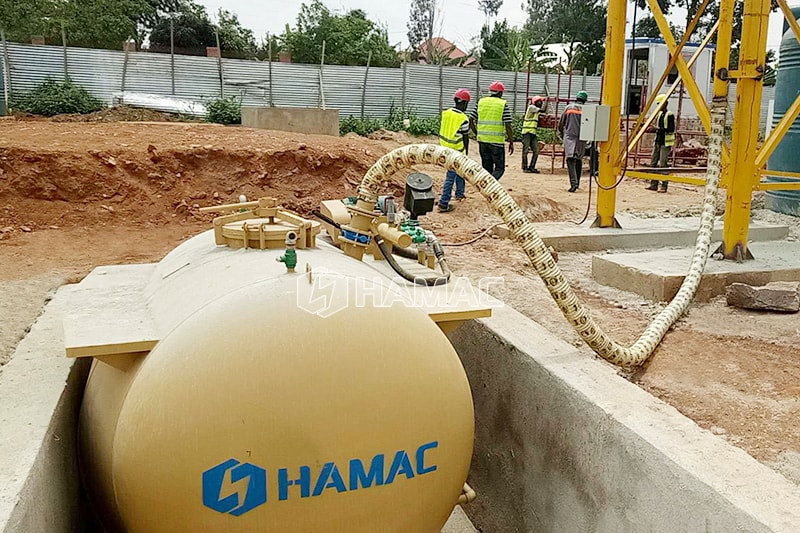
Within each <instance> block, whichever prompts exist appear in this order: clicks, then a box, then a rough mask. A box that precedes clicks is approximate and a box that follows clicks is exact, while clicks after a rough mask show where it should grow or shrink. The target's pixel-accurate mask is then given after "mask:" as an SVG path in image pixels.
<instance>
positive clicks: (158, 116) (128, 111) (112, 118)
mask: <svg viewBox="0 0 800 533" xmlns="http://www.w3.org/2000/svg"><path fill="white" fill-rule="evenodd" d="M50 120H51V121H53V122H202V121H201V120H200V119H194V118H191V117H189V118H187V117H184V116H181V115H175V114H172V113H162V112H161V111H154V110H152V109H140V108H136V107H130V106H119V107H110V108H108V109H103V110H101V111H97V112H95V113H89V114H87V115H56V116H55V117H52V118H51V119H50Z"/></svg>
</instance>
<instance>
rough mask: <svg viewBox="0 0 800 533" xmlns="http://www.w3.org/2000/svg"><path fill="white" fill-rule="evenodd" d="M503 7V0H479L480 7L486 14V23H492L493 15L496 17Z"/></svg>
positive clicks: (489, 24)
mask: <svg viewBox="0 0 800 533" xmlns="http://www.w3.org/2000/svg"><path fill="white" fill-rule="evenodd" d="M501 7H503V0H478V9H480V10H481V12H483V14H484V15H486V25H487V26H491V25H492V17H496V16H497V13H499V12H500V8H501Z"/></svg>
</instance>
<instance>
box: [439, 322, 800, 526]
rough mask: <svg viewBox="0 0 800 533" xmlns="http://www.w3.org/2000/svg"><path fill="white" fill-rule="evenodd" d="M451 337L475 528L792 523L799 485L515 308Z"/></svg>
mask: <svg viewBox="0 0 800 533" xmlns="http://www.w3.org/2000/svg"><path fill="white" fill-rule="evenodd" d="M451 340H452V341H453V345H454V346H455V347H456V351H457V352H458V354H459V356H460V357H461V360H462V361H463V363H464V367H465V369H466V372H467V377H468V378H469V382H470V385H471V388H472V394H473V398H474V404H475V452H474V454H473V460H472V469H471V471H470V476H469V480H468V482H469V484H470V486H471V487H472V488H473V489H475V491H476V492H477V494H478V497H477V498H476V499H475V501H473V502H472V503H470V504H469V506H468V507H467V511H468V512H469V516H470V518H471V519H472V521H473V523H474V524H475V526H476V527H477V528H478V529H479V530H480V531H492V532H495V531H536V532H540V533H548V532H553V533H556V532H563V531H595V532H606V531H620V532H623V531H627V532H633V531H637V532H638V531H648V532H651V533H673V532H676V531H687V532H695V531H696V532H700V531H703V532H719V533H722V532H726V533H727V532H732V531H747V532H750V533H755V532H767V531H772V532H779V531H780V532H786V533H796V532H797V531H800V487H798V486H797V485H795V484H793V483H791V482H790V481H789V480H787V479H786V478H785V477H783V476H781V475H780V474H778V473H777V472H775V471H774V470H772V469H771V468H768V467H767V466H764V465H762V464H761V463H759V462H758V461H756V460H755V459H753V458H752V457H750V456H749V455H748V454H747V453H745V452H744V451H743V450H741V449H738V448H735V447H734V446H732V445H730V444H728V443H727V442H726V441H725V440H723V439H722V438H721V437H718V436H716V435H714V434H712V433H711V432H709V431H705V430H703V429H701V428H700V427H698V426H697V424H695V423H694V422H693V421H692V420H690V419H689V418H687V417H685V416H683V415H682V414H681V413H679V412H678V411H677V410H676V409H675V408H673V407H671V406H669V405H667V404H665V403H664V402H662V401H661V400H659V399H657V398H655V397H653V396H652V395H650V394H649V393H647V392H646V391H644V390H642V389H641V388H639V387H637V386H636V385H634V384H633V383H631V382H629V381H627V380H626V379H624V378H623V377H621V376H619V375H618V374H617V370H616V369H615V368H613V367H611V366H610V365H608V364H606V363H605V362H603V361H600V360H597V359H594V358H592V357H588V356H586V355H584V354H583V353H581V352H579V351H578V350H576V348H575V347H574V346H571V345H569V344H567V343H565V342H563V341H561V340H560V339H558V338H557V337H556V336H555V335H553V334H552V333H550V332H549V331H547V330H546V329H544V328H543V327H542V326H540V325H539V324H536V323H535V322H533V321H531V320H530V319H528V318H527V317H524V316H522V315H521V314H520V313H518V312H516V311H514V310H513V309H511V308H508V307H506V308H503V309H497V310H495V313H494V316H493V317H492V318H486V319H481V320H479V321H471V322H467V323H466V324H464V325H463V326H462V327H461V328H460V329H458V330H456V331H455V332H454V333H453V334H452V335H451Z"/></svg>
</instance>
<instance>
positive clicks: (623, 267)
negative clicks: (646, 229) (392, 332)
mask: <svg viewBox="0 0 800 533" xmlns="http://www.w3.org/2000/svg"><path fill="white" fill-rule="evenodd" d="M711 249H712V250H714V249H716V246H715V245H712V246H711ZM748 249H749V250H750V251H751V252H752V253H753V255H754V256H755V259H754V260H751V261H744V262H743V263H736V262H734V261H716V260H714V259H709V260H708V263H707V264H706V270H705V272H704V273H703V278H702V280H701V281H700V286H699V287H698V289H697V293H696V295H695V300H696V301H698V302H707V301H709V300H711V299H712V298H714V297H716V296H720V295H722V294H725V287H727V286H728V285H730V284H731V283H745V284H747V285H752V286H759V285H766V284H767V283H771V282H774V281H800V243H798V242H760V243H750V246H749V247H748ZM693 252H694V250H693V249H691V248H680V249H671V250H655V251H651V252H636V253H612V254H598V255H595V256H592V277H594V279H595V280H596V281H597V282H598V283H602V284H603V285H607V286H609V287H615V288H617V289H622V290H624V291H628V292H633V293H636V294H639V295H641V296H644V297H645V298H647V299H649V300H653V301H656V302H665V301H669V300H671V299H672V298H673V297H674V296H675V294H677V292H678V289H679V288H680V286H681V283H683V279H684V278H685V277H686V273H687V271H688V270H689V264H690V262H691V258H692V253H693Z"/></svg>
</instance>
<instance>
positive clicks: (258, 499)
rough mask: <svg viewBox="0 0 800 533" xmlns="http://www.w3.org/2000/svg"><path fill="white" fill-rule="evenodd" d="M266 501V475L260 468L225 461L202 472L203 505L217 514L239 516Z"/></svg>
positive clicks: (233, 460)
mask: <svg viewBox="0 0 800 533" xmlns="http://www.w3.org/2000/svg"><path fill="white" fill-rule="evenodd" d="M228 472H230V477H228ZM245 481H246V483H245ZM237 483H238V485H237ZM242 492H244V494H242ZM266 501H267V471H266V470H264V469H263V468H260V467H258V466H256V465H252V464H250V463H239V461H237V460H236V459H228V460H227V461H225V462H224V463H220V464H218V465H217V466H215V467H213V468H210V469H208V470H206V471H205V472H203V505H205V506H206V507H209V508H211V509H214V510H215V511H217V512H219V513H228V514H232V515H233V516H241V515H243V514H245V513H246V512H248V511H252V510H253V509H255V508H256V507H258V506H259V505H263V504H264V503H266Z"/></svg>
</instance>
